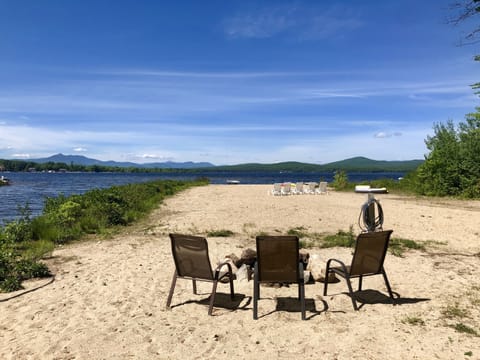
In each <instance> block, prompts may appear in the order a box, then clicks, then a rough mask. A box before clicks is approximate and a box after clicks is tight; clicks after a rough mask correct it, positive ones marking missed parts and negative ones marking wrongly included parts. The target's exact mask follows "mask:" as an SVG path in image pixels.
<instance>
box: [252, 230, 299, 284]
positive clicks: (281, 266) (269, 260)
mask: <svg viewBox="0 0 480 360" xmlns="http://www.w3.org/2000/svg"><path fill="white" fill-rule="evenodd" d="M298 250H299V245H298V237H297V236H257V264H256V266H257V267H258V270H257V269H256V270H257V271H258V280H259V281H260V282H290V283H296V282H298V281H299V279H300V271H299V267H298V265H299V253H298Z"/></svg>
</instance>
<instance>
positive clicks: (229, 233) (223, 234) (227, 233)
mask: <svg viewBox="0 0 480 360" xmlns="http://www.w3.org/2000/svg"><path fill="white" fill-rule="evenodd" d="M232 235H233V231H231V230H225V229H221V230H211V231H209V232H207V236H211V237H229V236H232Z"/></svg>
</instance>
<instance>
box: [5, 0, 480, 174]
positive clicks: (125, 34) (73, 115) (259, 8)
mask: <svg viewBox="0 0 480 360" xmlns="http://www.w3.org/2000/svg"><path fill="white" fill-rule="evenodd" d="M451 3H452V1H451V0H422V1H418V0H401V1H393V0H392V1H391V0H384V1H376V0H375V1H373V0H363V1H359V0H343V1H328V0H327V1H248V0H230V1H227V0H222V1H220V0H217V1H209V0H204V1H194V0H192V1H181V0H177V1H154V0H150V1H147V0H131V1H124V0H112V1H107V0H81V1H74V0H44V1H38V0H23V1H18V0H0V158H5V159H28V158H39V157H45V156H49V155H53V154H55V153H59V152H61V153H64V154H79V155H84V156H87V157H92V158H96V159H100V160H117V161H134V162H138V163H145V162H157V161H177V162H182V161H198V162H199V161H208V162H211V163H213V164H215V165H222V164H239V163H249V162H260V163H273V162H280V161H302V162H309V163H328V162H332V161H336V160H342V159H345V158H349V157H353V156H366V157H369V158H372V159H376V160H410V159H421V158H423V156H424V154H425V153H426V152H427V149H426V148H425V144H424V140H425V139H426V137H427V136H428V135H432V134H433V125H434V124H435V123H439V122H446V121H447V120H453V121H455V122H458V121H463V120H464V116H465V114H466V113H469V112H473V111H474V110H475V107H476V106H479V98H478V96H476V95H475V94H474V93H473V91H472V89H471V88H470V84H472V83H474V82H476V81H479V80H480V72H479V71H478V70H479V69H480V64H478V63H475V62H474V61H473V56H474V54H476V53H479V51H478V46H474V45H473V46H458V44H459V42H461V40H462V36H463V35H464V32H465V31H468V29H469V27H470V25H472V24H469V23H465V24H463V25H462V27H454V26H452V25H451V24H447V22H446V19H448V18H449V17H450V16H452V15H453V12H452V10H451V9H450V8H449V4H451Z"/></svg>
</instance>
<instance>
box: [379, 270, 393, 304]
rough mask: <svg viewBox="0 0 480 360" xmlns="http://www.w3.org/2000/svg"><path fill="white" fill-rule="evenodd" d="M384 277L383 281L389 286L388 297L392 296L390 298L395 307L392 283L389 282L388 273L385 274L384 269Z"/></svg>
mask: <svg viewBox="0 0 480 360" xmlns="http://www.w3.org/2000/svg"><path fill="white" fill-rule="evenodd" d="M382 275H383V280H384V281H385V285H386V286H387V290H388V295H390V298H391V299H392V304H393V305H395V298H394V297H393V292H392V288H391V287H390V283H389V282H388V278H387V273H386V272H385V269H382Z"/></svg>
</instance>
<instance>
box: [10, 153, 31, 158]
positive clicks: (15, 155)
mask: <svg viewBox="0 0 480 360" xmlns="http://www.w3.org/2000/svg"><path fill="white" fill-rule="evenodd" d="M12 157H14V158H21V159H29V158H30V154H12Z"/></svg>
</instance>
